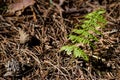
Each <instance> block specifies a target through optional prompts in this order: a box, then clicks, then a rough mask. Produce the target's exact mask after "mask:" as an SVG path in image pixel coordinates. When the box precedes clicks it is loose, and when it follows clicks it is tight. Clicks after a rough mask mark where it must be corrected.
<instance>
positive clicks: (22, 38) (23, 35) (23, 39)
mask: <svg viewBox="0 0 120 80" xmlns="http://www.w3.org/2000/svg"><path fill="white" fill-rule="evenodd" d="M19 35H20V43H21V44H24V43H25V42H26V41H28V39H29V34H27V33H25V32H24V31H23V30H21V29H19Z"/></svg>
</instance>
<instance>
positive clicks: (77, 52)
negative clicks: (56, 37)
mask: <svg viewBox="0 0 120 80" xmlns="http://www.w3.org/2000/svg"><path fill="white" fill-rule="evenodd" d="M104 13H105V10H101V9H100V10H96V11H94V12H91V13H89V14H87V15H86V16H85V20H84V21H82V22H83V24H82V25H79V24H76V27H77V28H79V29H73V30H72V32H71V34H70V35H69V37H68V38H69V39H70V40H71V41H72V45H67V46H63V47H61V51H63V50H64V51H66V53H67V54H68V55H70V54H72V53H73V55H74V56H75V57H82V58H83V59H84V60H86V61H88V60H89V59H88V56H87V54H86V53H85V52H84V50H82V49H81V48H79V46H76V44H83V46H85V45H86V44H87V45H89V46H90V47H92V48H93V49H94V48H95V46H94V43H93V41H94V42H95V41H98V38H97V37H96V35H101V34H102V33H101V32H100V31H99V28H102V27H104V26H105V24H106V20H105V19H104V17H103V16H102V14H104Z"/></svg>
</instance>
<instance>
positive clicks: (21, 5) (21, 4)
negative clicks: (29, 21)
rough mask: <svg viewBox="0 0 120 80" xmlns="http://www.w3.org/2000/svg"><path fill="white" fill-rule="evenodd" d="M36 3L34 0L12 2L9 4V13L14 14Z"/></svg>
mask: <svg viewBox="0 0 120 80" xmlns="http://www.w3.org/2000/svg"><path fill="white" fill-rule="evenodd" d="M34 3H35V1H34V0H17V1H16V2H15V3H12V4H10V5H9V6H8V10H7V13H8V14H9V15H14V14H15V12H16V11H20V10H24V9H25V8H27V7H28V6H31V5H33V4H34Z"/></svg>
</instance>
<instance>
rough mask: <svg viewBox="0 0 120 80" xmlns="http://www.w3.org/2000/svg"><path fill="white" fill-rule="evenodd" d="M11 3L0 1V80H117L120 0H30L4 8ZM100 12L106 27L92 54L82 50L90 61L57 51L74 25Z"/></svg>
mask: <svg viewBox="0 0 120 80" xmlns="http://www.w3.org/2000/svg"><path fill="white" fill-rule="evenodd" d="M17 1H20V0H17ZM23 1H24V0H23ZM26 1H27V0H26ZM28 1H30V0H28ZM32 1H34V0H32ZM13 3H16V2H15V0H0V80H120V0H35V2H31V3H30V2H29V4H32V5H31V6H30V5H29V4H28V3H27V2H26V4H25V5H26V6H24V9H23V8H21V9H16V10H15V9H13V8H12V9H9V8H6V7H8V6H9V5H10V4H13ZM27 4H28V6H27ZM18 7H20V6H18ZM14 8H17V6H16V7H14ZM99 8H103V9H105V10H106V13H105V15H104V17H105V18H106V20H107V25H106V26H105V28H103V29H101V31H102V34H103V36H98V38H99V41H98V42H96V43H94V44H95V45H96V49H95V50H94V51H92V52H91V50H90V49H89V48H88V49H86V52H87V54H88V55H89V54H91V53H92V56H89V61H88V62H86V61H84V60H83V59H82V58H74V57H73V56H72V55H67V54H66V53H65V52H64V51H63V52H60V48H61V47H62V46H63V45H65V44H67V43H69V42H68V39H67V35H68V34H69V33H70V32H71V30H72V29H73V28H74V27H75V24H77V23H79V21H80V20H83V18H84V16H85V15H86V14H88V13H90V12H92V11H95V10H97V9H99ZM96 57H97V58H96Z"/></svg>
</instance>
